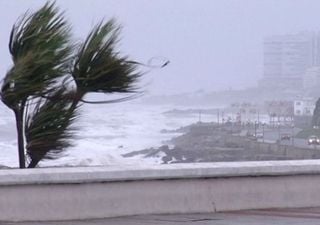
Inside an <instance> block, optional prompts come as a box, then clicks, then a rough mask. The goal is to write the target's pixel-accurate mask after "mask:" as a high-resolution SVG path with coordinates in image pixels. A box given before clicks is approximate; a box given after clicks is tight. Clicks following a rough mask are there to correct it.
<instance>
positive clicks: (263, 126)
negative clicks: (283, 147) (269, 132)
mask: <svg viewBox="0 0 320 225" xmlns="http://www.w3.org/2000/svg"><path fill="white" fill-rule="evenodd" d="M265 125H266V124H265V123H263V124H262V142H263V143H264V126H265Z"/></svg>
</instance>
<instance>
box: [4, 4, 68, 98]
mask: <svg viewBox="0 0 320 225" xmlns="http://www.w3.org/2000/svg"><path fill="white" fill-rule="evenodd" d="M69 39H70V28H69V26H68V24H67V23H66V21H65V19H64V16H63V14H61V13H59V12H58V8H56V7H55V6H54V3H52V4H49V3H47V4H46V5H45V6H43V7H42V8H41V9H39V10H38V11H37V12H35V13H33V14H31V15H25V16H23V17H22V19H21V20H20V21H18V22H17V23H16V24H15V25H14V26H13V28H12V31H11V35H10V41H9V50H10V53H11V55H12V59H13V62H14V65H13V67H12V68H11V70H10V71H9V72H8V73H7V74H6V77H5V82H4V84H3V85H2V88H1V96H2V99H4V101H5V102H7V103H11V102H12V101H11V99H12V98H14V99H16V100H24V101H25V100H26V99H27V98H28V97H29V96H31V95H43V94H45V93H47V92H50V91H51V89H50V88H52V85H53V84H54V83H55V82H56V79H57V78H59V77H61V76H63V75H65V74H66V72H67V70H68V68H69V67H70V64H69V63H70V54H71V51H72V47H70V45H69V41H70V40H69Z"/></svg>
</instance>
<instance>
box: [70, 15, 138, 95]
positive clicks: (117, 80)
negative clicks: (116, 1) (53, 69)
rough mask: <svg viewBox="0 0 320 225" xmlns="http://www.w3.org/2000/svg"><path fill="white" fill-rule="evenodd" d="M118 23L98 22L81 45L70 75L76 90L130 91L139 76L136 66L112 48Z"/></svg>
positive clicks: (84, 91)
mask: <svg viewBox="0 0 320 225" xmlns="http://www.w3.org/2000/svg"><path fill="white" fill-rule="evenodd" d="M118 36H119V26H117V25H116V23H115V21H114V20H109V21H108V22H107V23H105V24H102V23H100V24H98V25H97V26H96V27H95V28H94V29H93V30H92V31H91V32H90V33H89V35H88V37H87V38H86V40H85V42H84V43H83V44H82V45H81V46H80V48H79V51H78V53H77V55H76V57H75V60H74V65H73V70H72V72H71V73H72V76H73V78H74V80H75V82H76V84H77V88H78V91H79V92H81V93H83V94H85V93H88V92H103V93H114V92H117V93H131V92H135V91H136V87H135V84H136V82H137V80H138V78H139V77H140V76H141V74H140V73H139V72H137V65H136V64H133V63H130V62H129V60H128V59H127V57H121V56H120V55H119V52H117V51H115V45H116V43H117V42H118Z"/></svg>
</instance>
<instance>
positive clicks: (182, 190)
mask: <svg viewBox="0 0 320 225" xmlns="http://www.w3.org/2000/svg"><path fill="white" fill-rule="evenodd" d="M319 187H320V160H301V161H265V162H232V163H201V164H174V165H159V166H152V167H151V166H150V167H140V168H135V167H121V168H119V167H117V168H116V167H87V168H83V167H82V168H50V169H49V168H48V169H30V170H1V171H0V221H44V220H46V221H48V220H71V219H89V218H105V217H115V216H126V215H137V214H161V213H197V212H217V211H230V210H240V209H263V208H286V207H291V208H292V207H316V206H320V195H319Z"/></svg>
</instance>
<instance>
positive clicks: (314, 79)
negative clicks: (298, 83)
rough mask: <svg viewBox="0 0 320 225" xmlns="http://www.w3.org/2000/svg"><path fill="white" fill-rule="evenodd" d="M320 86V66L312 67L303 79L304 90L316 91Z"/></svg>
mask: <svg viewBox="0 0 320 225" xmlns="http://www.w3.org/2000/svg"><path fill="white" fill-rule="evenodd" d="M319 86H320V66H314V67H310V68H308V69H307V70H306V72H305V74H304V77H303V88H304V89H308V90H310V89H314V88H318V87H319Z"/></svg>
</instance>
